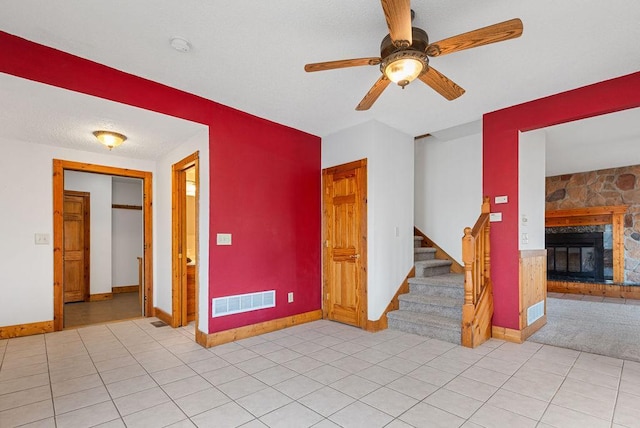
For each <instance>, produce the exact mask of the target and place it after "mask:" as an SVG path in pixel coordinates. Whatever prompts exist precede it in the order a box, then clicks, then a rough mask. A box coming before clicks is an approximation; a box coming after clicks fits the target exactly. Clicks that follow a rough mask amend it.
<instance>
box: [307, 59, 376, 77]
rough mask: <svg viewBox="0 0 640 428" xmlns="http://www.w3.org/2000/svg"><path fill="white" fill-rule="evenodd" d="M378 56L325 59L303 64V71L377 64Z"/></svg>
mask: <svg viewBox="0 0 640 428" xmlns="http://www.w3.org/2000/svg"><path fill="white" fill-rule="evenodd" d="M380 61H381V60H380V58H375V57H374V58H354V59H341V60H338V61H326V62H316V63H314V64H307V65H305V66H304V71H306V72H309V73H310V72H312V71H323V70H333V69H336V68H347V67H359V66H361V65H378V64H380Z"/></svg>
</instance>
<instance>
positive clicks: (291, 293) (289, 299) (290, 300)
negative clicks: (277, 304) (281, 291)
mask: <svg viewBox="0 0 640 428" xmlns="http://www.w3.org/2000/svg"><path fill="white" fill-rule="evenodd" d="M287 302H289V303H293V291H289V294H287Z"/></svg>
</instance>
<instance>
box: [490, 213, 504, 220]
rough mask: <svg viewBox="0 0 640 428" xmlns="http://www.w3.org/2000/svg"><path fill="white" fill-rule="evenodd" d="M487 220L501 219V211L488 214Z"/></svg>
mask: <svg viewBox="0 0 640 428" xmlns="http://www.w3.org/2000/svg"><path fill="white" fill-rule="evenodd" d="M489 221H502V213H491V214H489Z"/></svg>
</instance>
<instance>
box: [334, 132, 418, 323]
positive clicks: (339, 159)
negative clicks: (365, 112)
mask: <svg viewBox="0 0 640 428" xmlns="http://www.w3.org/2000/svg"><path fill="white" fill-rule="evenodd" d="M365 158H366V159H367V179H368V180H367V187H368V189H367V193H368V194H367V199H368V206H367V243H368V245H367V253H368V254H367V256H368V270H367V274H368V276H367V287H368V288H367V293H368V312H369V313H368V317H369V319H370V320H377V319H379V318H380V316H381V315H382V313H383V312H384V309H385V308H386V306H387V305H388V304H389V302H390V301H391V299H392V298H393V296H394V294H395V293H396V291H397V290H398V287H399V286H400V285H401V284H402V281H403V280H404V278H405V277H406V276H407V274H408V273H409V271H410V270H411V267H412V266H413V199H414V182H413V137H412V136H410V135H407V134H403V133H401V132H399V131H397V130H395V129H392V128H390V127H388V126H386V125H384V124H382V123H379V122H376V121H370V122H366V123H364V124H361V125H358V126H355V127H352V128H348V129H345V130H343V131H340V132H337V133H335V134H332V135H329V136H326V137H324V138H323V139H322V168H323V169H324V168H328V167H331V166H336V165H340V164H344V163H348V162H352V161H356V160H360V159H365ZM396 228H397V230H398V232H399V233H398V234H399V236H396Z"/></svg>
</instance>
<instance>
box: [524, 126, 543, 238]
mask: <svg viewBox="0 0 640 428" xmlns="http://www.w3.org/2000/svg"><path fill="white" fill-rule="evenodd" d="M519 135H520V137H519V146H518V218H519V220H520V221H519V225H518V228H519V235H518V236H519V237H520V243H519V248H520V250H541V249H544V241H545V238H544V211H545V193H546V192H545V168H546V167H545V150H546V138H545V131H544V130H536V131H529V132H521V133H520V134H519Z"/></svg>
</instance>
